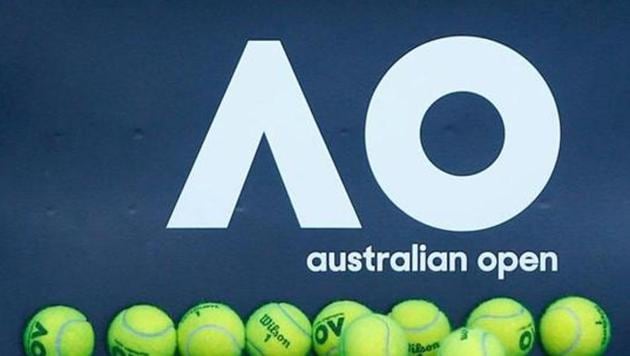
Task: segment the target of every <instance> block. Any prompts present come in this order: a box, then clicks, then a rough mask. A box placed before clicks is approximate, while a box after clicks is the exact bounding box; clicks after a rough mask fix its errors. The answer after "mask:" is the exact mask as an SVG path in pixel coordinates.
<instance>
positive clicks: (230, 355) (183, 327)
mask: <svg viewBox="0 0 630 356" xmlns="http://www.w3.org/2000/svg"><path fill="white" fill-rule="evenodd" d="M177 344H178V347H179V353H180V355H181V356H238V355H241V354H242V352H243V348H244V347H245V326H244V325H243V322H242V321H241V318H240V317H239V316H238V314H236V313H235V312H234V311H233V310H232V309H231V308H230V307H229V306H227V305H225V304H219V303H203V304H199V305H197V306H195V307H193V308H192V309H190V310H189V311H188V312H186V314H184V316H183V317H182V320H181V321H180V322H179V324H178V325H177Z"/></svg>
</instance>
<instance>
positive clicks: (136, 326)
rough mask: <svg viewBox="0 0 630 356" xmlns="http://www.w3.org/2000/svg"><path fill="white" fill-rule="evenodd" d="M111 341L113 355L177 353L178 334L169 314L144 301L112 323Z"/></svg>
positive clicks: (110, 349)
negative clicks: (145, 303)
mask: <svg viewBox="0 0 630 356" xmlns="http://www.w3.org/2000/svg"><path fill="white" fill-rule="evenodd" d="M107 344H108V348H109V352H110V355H112V356H129V355H147V356H173V355H174V354H175V349H176V348H177V336H176V333H175V327H174V325H173V321H172V320H171V318H170V317H169V316H168V315H167V314H166V313H164V312H163V311H162V310H160V309H158V308H157V307H154V306H152V305H144V304H141V305H134V306H132V307H130V308H128V309H125V310H123V311H121V312H120V313H118V315H117V316H116V317H115V318H114V320H113V321H112V322H111V324H110V325H109V331H108V332H107Z"/></svg>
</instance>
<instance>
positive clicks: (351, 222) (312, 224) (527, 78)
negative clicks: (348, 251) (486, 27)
mask: <svg viewBox="0 0 630 356" xmlns="http://www.w3.org/2000/svg"><path fill="white" fill-rule="evenodd" d="M455 92H471V93H475V94H478V95H480V96H482V97H484V98H486V99H487V100H488V101H490V102H491V103H492V104H493V105H494V106H495V108H496V109H497V111H498V112H499V114H500V115H501V118H502V120H503V126H504V129H505V138H504V144H503V148H502V150H501V152H500V154H499V156H498V157H497V159H496V160H495V161H494V163H493V164H491V165H490V166H489V167H488V168H486V169H485V170H483V171H481V172H479V173H476V174H472V175H468V176H455V175H451V174H449V173H446V172H444V171H442V170H440V169H439V168H437V167H436V166H434V165H433V164H432V163H431V161H430V160H429V159H428V157H427V155H426V153H425V152H424V150H423V148H422V144H421V142H420V139H419V132H420V127H421V124H422V118H423V116H424V114H425V113H426V111H427V110H428V109H429V107H430V106H431V105H432V104H433V103H434V102H435V101H437V100H438V99H439V98H441V97H443V96H445V95H447V94H450V93H455ZM263 136H264V137H265V138H266V139H267V141H268V143H269V146H270V148H271V151H272V153H273V157H274V159H275V162H276V164H277V167H278V170H279V172H280V175H281V177H282V180H283V182H284V185H285V188H286V190H287V192H288V195H289V198H290V200H291V203H292V205H293V208H294V209H295V213H296V215H297V218H298V221H299V223H300V226H301V227H302V228H360V227H361V224H360V222H359V219H358V217H357V215H356V212H355V210H354V208H353V206H352V203H351V202H350V199H349V197H348V194H347V192H346V190H345V188H344V186H343V183H342V181H341V179H340V177H339V174H338V172H337V170H336V168H335V164H334V163H333V160H332V158H331V156H330V153H329V152H328V149H327V147H326V144H325V143H324V140H323V138H322V135H321V133H320V131H319V129H318V127H317V124H316V122H315V118H314V117H313V115H312V113H311V111H310V109H309V106H308V103H307V101H306V98H305V96H304V94H303V93H302V90H301V89H300V85H299V83H298V80H297V78H296V75H295V73H294V72H293V70H292V68H291V64H290V63H289V60H288V58H287V56H286V53H285V52H284V50H283V47H282V44H281V43H280V42H279V41H249V42H248V43H247V46H246V47H245V50H244V52H243V55H242V57H241V59H240V61H239V63H238V66H237V68H236V70H235V72H234V75H233V77H232V79H231V82H230V84H229V86H228V88H227V91H226V93H225V96H224V97H223V100H222V102H221V104H220V105H219V108H218V110H217V113H216V116H215V117H214V121H213V122H212V126H211V127H210V130H209V131H208V133H207V136H206V138H205V140H204V142H203V145H202V147H201V149H200V151H199V154H198V156H197V159H196V160H195V163H194V165H193V167H192V170H191V172H190V175H189V176H188V179H187V181H186V184H185V185H184V188H183V190H182V192H181V195H180V196H179V199H178V201H177V204H176V206H175V208H174V210H173V213H172V215H171V217H170V220H169V222H168V226H167V227H168V228H227V226H228V224H229V222H230V218H231V216H232V213H233V211H234V208H235V206H236V203H237V200H238V197H239V195H240V192H241V189H242V187H243V184H244V182H245V179H246V176H247V174H248V171H249V168H250V166H251V164H252V161H253V159H254V155H255V153H256V150H257V149H258V146H259V144H260V142H261V139H262V138H263ZM559 147H560V122H559V117H558V110H557V108H556V103H555V100H554V98H553V95H552V93H551V91H550V89H549V87H548V86H547V83H546V82H545V80H544V79H543V77H542V76H541V75H540V73H539V72H538V71H537V70H536V68H534V66H533V65H532V64H531V63H529V62H528V61H527V59H525V58H524V57H522V56H521V55H520V54H518V53H517V52H515V51H514V50H512V49H510V48H508V47H506V46H504V45H502V44H499V43H497V42H494V41H492V40H488V39H483V38H479V37H469V36H456V37H447V38H442V39H438V40H434V41H431V42H428V43H425V44H423V45H420V46H418V47H416V48H415V49H413V50H412V51H410V52H409V53H407V54H405V55H404V56H403V57H401V58H400V59H399V60H398V61H397V62H396V63H395V64H394V65H392V67H391V68H390V69H389V70H388V71H387V73H385V75H384V76H383V78H382V79H381V81H380V83H379V84H378V86H377V88H376V89H375V91H374V94H373V96H372V99H371V101H370V104H369V108H368V112H367V118H366V124H365V148H366V152H367V157H368V160H369V163H370V166H371V169H372V173H373V174H374V177H375V178H376V181H377V182H378V184H379V185H380V187H381V188H382V190H383V191H384V192H385V194H386V195H387V196H388V197H389V199H390V200H391V201H392V202H393V203H394V204H395V205H396V206H397V207H398V208H399V209H400V210H402V211H403V212H405V213H406V214H408V215H409V216H411V217H412V218H414V219H415V220H417V221H419V222H422V223H424V224H427V225H430V226H433V227H435V228H439V229H443V230H449V231H474V230H481V229H486V228H490V227H493V226H496V225H498V224H501V223H503V222H505V221H507V220H509V219H511V218H513V217H514V216H516V215H517V214H519V213H520V212H521V211H523V210H525V209H526V208H527V206H529V205H530V204H531V203H532V202H533V201H534V199H536V197H537V196H538V195H539V194H540V192H541V191H542V190H543V188H544V187H545V185H546V184H547V182H548V180H549V178H550V177H551V174H552V172H553V169H554V166H555V164H556V160H557V157H558V151H559Z"/></svg>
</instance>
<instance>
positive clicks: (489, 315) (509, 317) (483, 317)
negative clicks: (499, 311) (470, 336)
mask: <svg viewBox="0 0 630 356" xmlns="http://www.w3.org/2000/svg"><path fill="white" fill-rule="evenodd" d="M523 314H525V308H521V310H519V311H518V312H516V313H512V314H508V315H493V314H485V315H481V316H479V317H477V318H475V319H473V320H472V321H469V322H468V325H472V324H474V323H476V322H477V321H479V320H481V319H511V318H516V317H517V316H521V315H523Z"/></svg>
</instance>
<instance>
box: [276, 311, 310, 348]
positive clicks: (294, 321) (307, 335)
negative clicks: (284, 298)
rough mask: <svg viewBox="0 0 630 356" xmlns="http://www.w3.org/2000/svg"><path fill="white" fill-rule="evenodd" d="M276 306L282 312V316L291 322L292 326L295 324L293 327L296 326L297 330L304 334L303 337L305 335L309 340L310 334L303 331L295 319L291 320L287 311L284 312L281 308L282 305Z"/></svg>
mask: <svg viewBox="0 0 630 356" xmlns="http://www.w3.org/2000/svg"><path fill="white" fill-rule="evenodd" d="M276 305H277V306H278V309H280V311H281V312H282V314H284V316H286V317H287V318H288V319H289V320H291V322H292V323H293V324H295V326H297V327H298V329H300V331H301V332H302V333H304V335H306V337H308V338H309V339H310V338H311V334H310V333H309V332H308V331H306V330H304V329H303V328H302V326H301V325H300V324H299V323H298V322H297V321H296V320H295V319H293V318H292V317H291V315H290V314H289V312H288V311H286V310H284V308H283V307H282V305H281V304H279V303H278V304H276Z"/></svg>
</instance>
